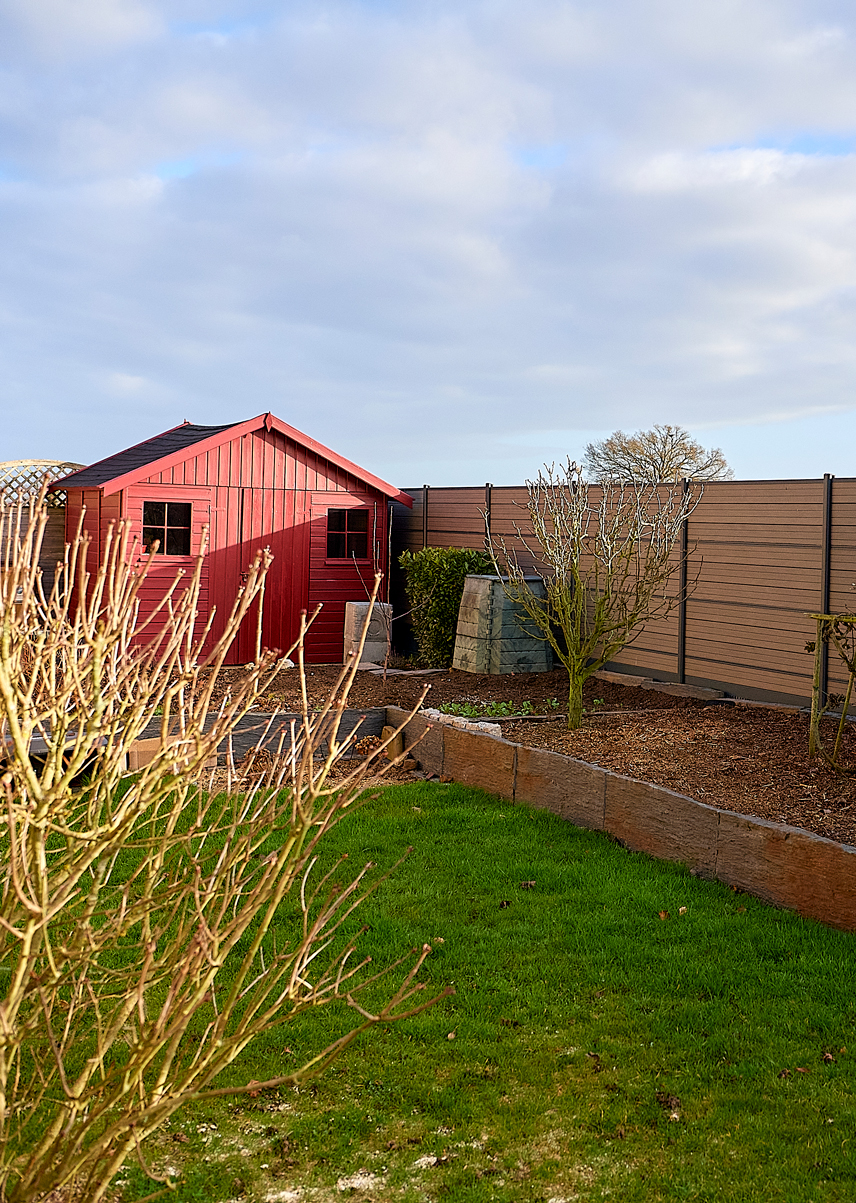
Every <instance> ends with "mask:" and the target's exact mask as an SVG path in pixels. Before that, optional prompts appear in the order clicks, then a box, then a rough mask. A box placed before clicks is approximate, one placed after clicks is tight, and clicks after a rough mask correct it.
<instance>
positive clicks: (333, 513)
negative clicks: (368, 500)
mask: <svg viewBox="0 0 856 1203" xmlns="http://www.w3.org/2000/svg"><path fill="white" fill-rule="evenodd" d="M347 516H348V511H347V510H328V511H327V530H328V531H330V530H341V531H343V530H346V529H347V528H346V526H345V520H346V518H347Z"/></svg>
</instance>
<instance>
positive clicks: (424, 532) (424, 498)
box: [422, 485, 431, 548]
mask: <svg viewBox="0 0 856 1203" xmlns="http://www.w3.org/2000/svg"><path fill="white" fill-rule="evenodd" d="M430 488H431V486H430V485H423V486H422V546H423V548H425V547H427V546H428V490H429V489H430Z"/></svg>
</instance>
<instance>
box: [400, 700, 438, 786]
mask: <svg viewBox="0 0 856 1203" xmlns="http://www.w3.org/2000/svg"><path fill="white" fill-rule="evenodd" d="M407 713H408V712H407V711H406V710H402V709H401V708H400V707H399V706H388V707H387V709H386V721H387V723H388V724H389V725H390V726H392V727H399V726H400V725H401V724H402V723H403V722H404V720H405V719H406V718H407ZM443 731H444V728H443V726H442V724H441V723H437V724H432V723H430V722H429V721H428V720H427V719H425V718H423V717H422V715H420V714H415V715H414V716H413V718H412V719H411V720H410V722H409V723H408V724H407V726H406V727H405V729H404V732H403V734H404V747H405V750H406V751H408V752H409V753H410V754H411V756H412V757H413V758H414V760H416V761H417V762H418V764H419V765H420V766H421V767H422V769H423V770H424V771H425V772H426V773H436V774H437V776H438V777H442V776H443V772H444V770H443Z"/></svg>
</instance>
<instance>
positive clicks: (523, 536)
mask: <svg viewBox="0 0 856 1203" xmlns="http://www.w3.org/2000/svg"><path fill="white" fill-rule="evenodd" d="M526 489H527V492H528V499H527V501H526V503H525V511H526V516H527V522H526V523H525V524H524V528H523V529H521V527H519V526H518V527H517V528H516V529H517V536H518V539H519V541H520V543H521V545H522V548H523V550H524V552H525V555H526V557H528V559H529V560H530V561H531V562H532V563H534V564H535V565H536V571H537V572H538V574H539V575H540V577H541V580H542V581H543V584H544V591H545V596H544V597H543V598H542V597H538V596H537V595H536V594H535V593H533V591H532V590H531V589H530V588H529V586H528V584H527V583H526V575H527V574H529V575H531V574H532V568H531V567H526V566H524V565H521V563H520V559H519V557H518V554H517V552H516V551H515V550H513V549H512V550H509V549H508V547H507V546H506V544H505V542H504V540H502V539H492V540H491V553H492V555H493V560H494V566H495V568H496V571H497V572H498V573H500V574H501V575H507V577H508V579H507V581H506V583H505V592H506V594H507V596H508V597H510V598H511V599H512V601H514V602H517V603H518V604H519V605H520V607H521V608H522V610H523V612H524V614H525V615H526V616H527V617H528V618H529V619H531V620H532V623H533V624H534V626H535V627H536V628H537V630H538V631H539V632H540V638H542V639H545V640H546V641H547V642H548V643H549V644H550V646H551V647H552V649H553V651H554V653H555V655H556V657H557V658H558V659H559V661H560V662H561V663H562V664H563V665H564V667H565V669H566V670H567V673H568V727H569V728H572V729H573V728H576V727H579V726H580V724H581V722H582V717H583V685H584V684H585V682H586V681H587V680H588V678H589V677H590V676H591V675H592V674H593V673H595V672H597V671H598V669H600V668H602V667H603V665H604V664H606V663H608V662H609V661H610V660H612V659H614V658H615V657H616V656H617V655H618V653H619V652H620V651H621V650H622V648H624V647H626V646H627V645H628V644H629V643H632V642H633V640H634V639H635V638H637V637H638V635H639V633H640V631H641V630H642V627H643V626H644V624H645V623H646V622H649V621H651V620H652V619H655V618H662V617H664V616H665V615H667V614H669V613H670V612H671V611H672V610H673V609H674V608H675V607H676V606H677V605H678V604H679V601H680V597H679V590H675V589H674V588H672V589H670V588H669V584H670V582H671V581H672V580H673V578H674V576H675V574H676V573H678V572H679V571H680V568H681V564H682V563H685V562H686V552H685V551H684V550H683V549H682V548H681V539H682V533H683V529H684V523H685V522H686V520H687V517H688V516H689V514H691V513H692V511H693V509H694V508H695V507H696V505H697V504H698V502H699V500H700V499H701V489H702V486H701V485H694V486H687V485H685V484H684V483H683V482H676V483H675V484H645V483H644V482H636V483H627V482H624V481H620V480H613V481H609V480H607V481H605V482H603V484H600V485H589V484H588V482H587V481H586V480H585V477H584V475H583V470H582V468H581V467H580V466H579V465H578V464H575V463H573V462H572V461H571V460H568V461H567V462H566V463H565V464H564V465H563V466H562V467H561V468H559V469H558V470H557V469H556V467H555V465H552V466H549V467H545V468H544V469H542V471H541V472H539V474H538V477H537V479H536V480H528V481H527V482H526ZM539 566H540V567H539Z"/></svg>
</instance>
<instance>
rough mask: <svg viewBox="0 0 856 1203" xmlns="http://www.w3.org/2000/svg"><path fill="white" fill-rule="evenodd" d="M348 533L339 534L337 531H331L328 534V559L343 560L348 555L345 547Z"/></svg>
mask: <svg viewBox="0 0 856 1203" xmlns="http://www.w3.org/2000/svg"><path fill="white" fill-rule="evenodd" d="M346 537H347V536H346V535H340V534H337V533H336V532H335V531H330V532H329V533H328V535H327V559H328V560H343V559H344V558H345V556H346V555H347V550H346V548H345V539H346Z"/></svg>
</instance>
